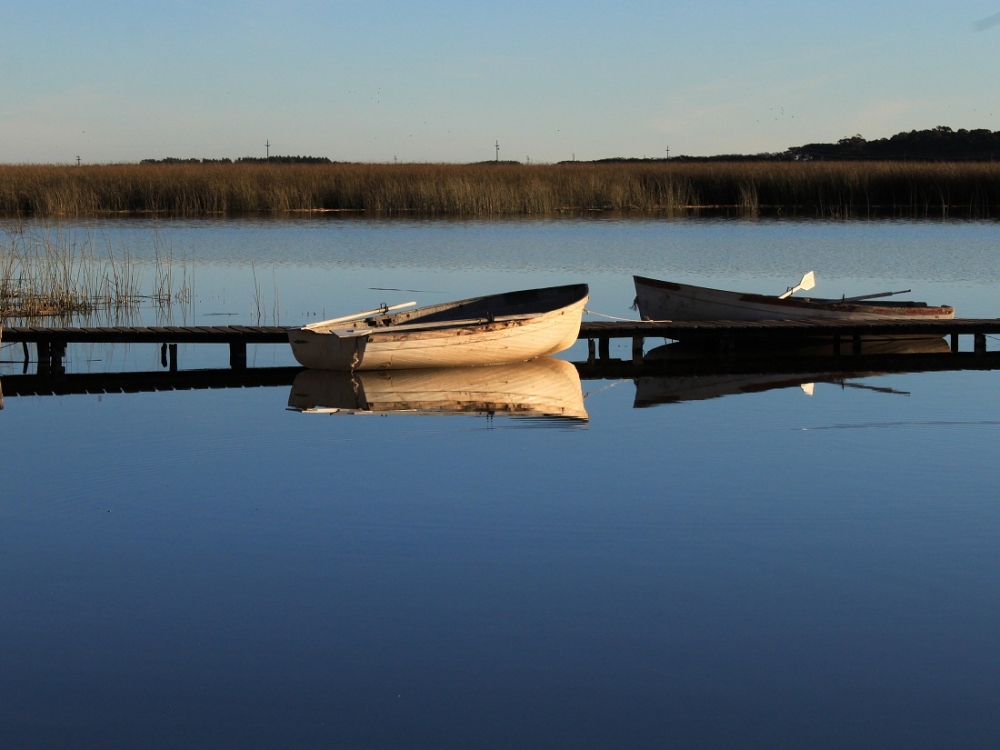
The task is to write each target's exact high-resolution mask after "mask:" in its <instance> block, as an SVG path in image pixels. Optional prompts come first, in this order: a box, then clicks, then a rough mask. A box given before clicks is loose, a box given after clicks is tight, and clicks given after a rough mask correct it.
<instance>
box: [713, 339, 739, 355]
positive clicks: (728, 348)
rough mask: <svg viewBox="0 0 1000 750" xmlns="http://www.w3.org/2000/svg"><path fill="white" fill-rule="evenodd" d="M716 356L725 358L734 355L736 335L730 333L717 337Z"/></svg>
mask: <svg viewBox="0 0 1000 750" xmlns="http://www.w3.org/2000/svg"><path fill="white" fill-rule="evenodd" d="M717 353H718V356H719V357H720V358H722V359H727V358H729V357H733V356H735V355H736V337H735V336H732V335H730V334H723V335H722V336H720V337H719V348H718V351H717Z"/></svg>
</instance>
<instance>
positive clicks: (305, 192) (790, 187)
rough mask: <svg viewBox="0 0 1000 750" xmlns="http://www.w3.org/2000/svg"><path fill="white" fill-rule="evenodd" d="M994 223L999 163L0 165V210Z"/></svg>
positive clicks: (999, 196) (999, 198)
mask: <svg viewBox="0 0 1000 750" xmlns="http://www.w3.org/2000/svg"><path fill="white" fill-rule="evenodd" d="M292 211H315V212H320V211H356V212H365V213H366V214H369V215H383V216H385V215H404V214H405V215H414V214H416V215H427V216H445V215H448V216H504V215H545V214H554V213H558V212H583V211H619V212H659V213H662V214H666V215H675V216H683V215H737V216H760V215H781V216H801V217H819V218H837V217H839V218H852V217H876V216H889V217H908V218H921V217H946V216H952V217H966V218H986V217H1000V162H994V163H989V162H973V161H963V162H929V161H907V162H902V161H851V162H847V161H820V160H799V161H766V160H761V161H728V162H709V163H705V162H689V161H674V160H670V161H668V162H638V163H624V162H616V163H592V162H574V163H567V164H531V165H520V164H503V163H501V164H495V163H492V162H489V163H486V164H478V165H469V164H336V163H329V164H327V163H321V164H311V163H310V164H286V163H274V162H273V161H272V162H270V163H266V162H265V163H258V162H249V161H240V162H232V163H200V162H199V163H197V164H191V163H187V162H182V163H155V164H153V163H145V164H110V165H96V166H87V165H84V166H68V165H67V166H32V165H10V166H2V165H0V213H2V214H5V215H8V216H12V215H34V216H84V215H97V214H107V213H146V212H153V213H160V214H165V215H183V216H199V215H208V214H239V213H250V212H267V213H284V212H292Z"/></svg>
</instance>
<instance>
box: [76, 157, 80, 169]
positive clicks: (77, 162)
mask: <svg viewBox="0 0 1000 750" xmlns="http://www.w3.org/2000/svg"><path fill="white" fill-rule="evenodd" d="M76 166H78V167H79V166H80V157H79V156H78V157H76Z"/></svg>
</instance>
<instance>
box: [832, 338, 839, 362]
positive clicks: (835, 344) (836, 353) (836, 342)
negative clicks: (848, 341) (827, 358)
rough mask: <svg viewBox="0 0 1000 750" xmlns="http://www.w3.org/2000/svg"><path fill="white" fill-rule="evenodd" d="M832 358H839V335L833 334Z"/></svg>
mask: <svg viewBox="0 0 1000 750" xmlns="http://www.w3.org/2000/svg"><path fill="white" fill-rule="evenodd" d="M833 356H835V357H839V356H840V334H839V333H835V334H833Z"/></svg>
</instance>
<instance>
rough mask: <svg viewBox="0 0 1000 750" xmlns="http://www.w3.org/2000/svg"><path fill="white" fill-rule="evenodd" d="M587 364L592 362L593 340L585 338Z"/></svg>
mask: <svg viewBox="0 0 1000 750" xmlns="http://www.w3.org/2000/svg"><path fill="white" fill-rule="evenodd" d="M587 364H588V365H592V364H594V340H593V339H587Z"/></svg>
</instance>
